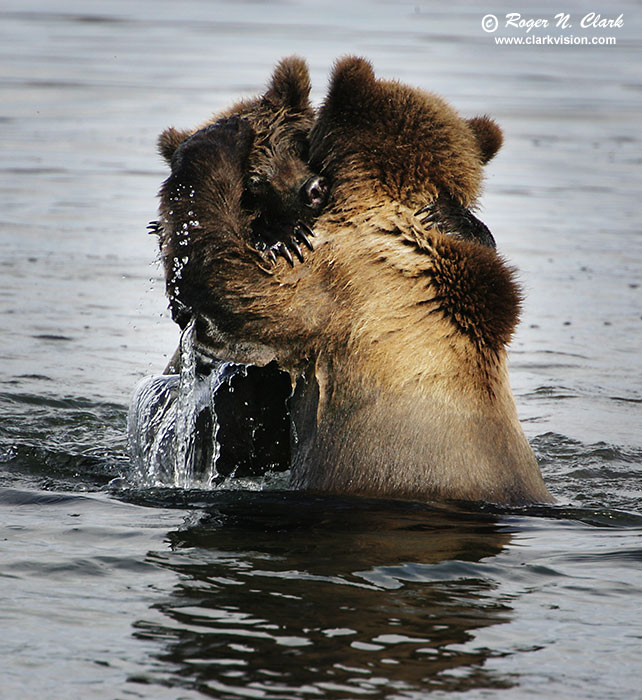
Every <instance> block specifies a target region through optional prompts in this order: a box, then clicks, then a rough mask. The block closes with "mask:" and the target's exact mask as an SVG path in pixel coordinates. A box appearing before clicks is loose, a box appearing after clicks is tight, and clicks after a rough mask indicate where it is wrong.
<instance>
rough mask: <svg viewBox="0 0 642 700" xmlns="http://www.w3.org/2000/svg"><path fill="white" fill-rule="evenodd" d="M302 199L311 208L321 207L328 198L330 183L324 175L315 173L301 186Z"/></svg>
mask: <svg viewBox="0 0 642 700" xmlns="http://www.w3.org/2000/svg"><path fill="white" fill-rule="evenodd" d="M300 194H301V199H302V200H303V202H304V204H306V205H307V206H308V207H310V208H311V209H321V207H322V206H323V205H324V204H325V203H326V201H327V199H328V183H327V180H326V179H325V178H324V177H321V176H320V175H314V176H313V177H311V178H309V179H308V180H307V181H306V182H305V183H304V184H303V187H301V191H300Z"/></svg>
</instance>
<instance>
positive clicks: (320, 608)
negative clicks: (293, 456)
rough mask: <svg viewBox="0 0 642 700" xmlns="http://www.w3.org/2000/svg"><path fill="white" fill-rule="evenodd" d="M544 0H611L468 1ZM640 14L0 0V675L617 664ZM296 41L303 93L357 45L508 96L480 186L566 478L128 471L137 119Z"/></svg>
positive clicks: (172, 692)
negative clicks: (505, 24) (316, 481)
mask: <svg viewBox="0 0 642 700" xmlns="http://www.w3.org/2000/svg"><path fill="white" fill-rule="evenodd" d="M562 10H564V11H565V12H569V13H571V15H572V21H574V22H578V23H579V18H580V17H581V16H583V15H584V14H585V13H586V12H588V11H589V10H594V11H598V12H601V13H602V14H603V15H605V16H608V17H615V16H617V15H618V14H619V13H620V12H622V13H623V16H624V26H623V27H622V28H620V29H617V30H594V31H586V32H582V31H580V30H579V29H578V30H577V31H573V32H571V33H573V34H576V35H578V36H580V35H583V34H586V35H588V36H600V35H609V36H615V37H616V38H617V44H616V45H615V46H584V47H582V46H497V45H495V43H494V40H493V35H492V34H488V33H486V32H484V31H483V30H482V28H481V19H482V17H483V16H484V15H485V14H487V13H489V12H494V13H495V14H496V15H498V16H499V17H500V18H501V17H502V16H503V15H504V14H505V13H506V12H509V11H521V12H522V14H523V15H524V16H535V17H538V16H541V17H549V18H551V17H552V16H553V15H554V14H555V13H557V12H560V11H562ZM641 19H642V12H641V7H640V3H638V2H633V1H631V0H629V1H628V2H623V3H616V4H610V3H608V4H607V3H603V6H602V7H590V8H588V7H587V6H586V5H585V4H584V3H580V2H578V1H577V0H576V1H574V2H565V3H564V7H560V6H559V5H557V4H549V3H540V4H538V6H537V8H536V9H533V8H530V9H526V8H525V7H524V6H521V7H520V3H510V4H509V3H507V2H501V3H495V4H493V6H492V7H491V6H488V7H487V6H484V5H479V4H474V5H473V4H470V3H465V2H457V1H456V2H450V3H448V4H443V3H428V2H409V3H406V2H394V3H393V2H364V1H357V2H353V3H340V2H335V1H334V0H326V2H325V3H312V2H290V3H288V2H283V3H278V2H276V3H262V2H205V1H204V0H202V1H196V0H187V1H186V2H180V3H178V2H167V1H151V0H149V1H142V0H138V1H134V2H124V1H123V2H120V1H114V2H106V1H103V0H95V1H88V2H45V1H44V0H40V1H37V0H27V1H25V2H17V1H15V0H3V3H2V5H0V65H1V66H2V73H1V77H0V90H1V101H0V193H1V195H0V196H1V200H0V203H1V209H0V245H1V250H2V253H1V255H0V298H1V300H2V305H1V307H0V318H1V319H2V321H1V327H0V505H1V508H2V511H1V512H2V516H1V521H0V525H1V527H2V530H3V532H2V534H1V535H0V601H1V604H0V631H1V634H0V657H1V658H2V659H3V662H2V663H3V672H2V676H1V677H0V697H2V698H8V699H9V698H10V699H13V698H21V699H30V698H132V697H134V698H179V697H180V698H202V697H215V698H239V697H252V698H304V697H305V698H308V697H309V698H317V697H322V698H352V697H375V698H424V697H429V696H430V697H460V696H461V697H467V698H469V697H471V698H472V697H475V698H476V697H493V698H494V697H506V698H521V697H560V698H596V699H597V698H599V699H600V700H601V699H604V698H631V697H639V696H640V690H639V688H640V686H641V685H642V683H641V681H642V670H641V669H642V622H640V615H639V605H640V603H639V601H640V595H641V593H642V571H641V567H642V546H641V541H640V537H641V534H642V508H641V507H640V496H641V491H642V479H641V477H642V431H641V429H640V428H641V426H642V420H641V405H640V404H641V401H642V390H641V386H642V381H641V380H642V376H641V371H640V369H641V361H640V346H641V342H640V339H641V330H642V304H641V303H640V301H641V298H642V297H641V291H640V284H641V283H642V279H641V278H642V275H641V270H642V265H641V263H642V246H641V243H640V240H641V237H640V203H639V201H640V195H639V193H640V189H641V187H640V186H641V184H642V183H641V181H640V180H641V178H640V164H641V161H642V155H641V154H642V149H641V147H640V145H641V133H640V131H641V129H640V123H641V116H642V114H641V113H642V91H641V90H642V62H641V56H640V38H641V36H642V27H641ZM542 33H543V32H540V34H542ZM550 33H551V34H552V35H559V32H556V31H551V32H550ZM497 34H507V32H502V31H501V30H500V31H498V32H497ZM511 35H513V36H525V34H524V33H523V32H519V31H514V32H511ZM291 53H298V54H300V55H302V56H304V57H306V58H307V60H308V62H309V65H310V70H311V75H312V82H313V98H314V100H315V102H317V103H318V102H319V101H320V100H321V99H322V98H323V94H324V91H325V88H326V85H327V78H328V73H329V70H330V68H331V65H332V62H333V60H334V59H335V58H336V57H337V56H340V55H343V54H346V53H354V54H360V55H364V56H367V57H368V58H370V59H371V60H372V62H373V64H374V66H375V70H376V72H377V73H378V74H379V75H381V76H383V77H389V78H398V79H400V80H402V81H404V82H407V83H410V84H413V85H418V86H421V87H423V88H426V89H430V90H433V91H435V92H437V93H439V94H441V95H443V96H444V97H446V98H447V99H448V100H449V101H450V102H451V103H452V104H453V105H454V106H455V107H456V108H457V109H458V110H459V111H460V112H461V113H462V114H463V115H464V116H473V115H475V114H483V113H488V114H490V115H491V116H493V117H494V118H495V119H497V120H498V121H499V123H500V124H501V125H502V127H503V129H504V133H505V137H506V140H505V145H504V147H503V149H502V151H501V152H500V154H499V155H498V156H497V158H496V159H495V160H494V161H492V162H491V164H489V165H488V166H487V176H488V177H487V186H486V192H485V195H484V196H483V199H482V205H483V208H482V209H481V213H480V217H481V218H482V219H483V220H484V221H485V223H487V225H488V226H489V227H490V229H491V230H492V232H493V234H494V235H495V238H496V240H497V242H498V247H499V249H500V251H501V252H502V254H503V255H505V256H506V257H507V258H508V259H509V260H510V261H511V262H512V263H513V264H514V265H516V266H517V267H518V268H519V271H520V279H521V282H522V284H523V286H524V289H525V293H526V301H525V304H524V312H523V320H522V324H521V326H520V328H519V331H518V333H517V335H516V337H515V339H514V342H513V344H512V350H511V378H512V384H513V388H514V391H515V395H516V400H517V404H518V409H519V413H520V416H521V417H522V419H523V422H524V428H525V430H526V432H527V435H528V437H529V439H530V440H531V442H532V444H533V446H534V448H535V450H536V453H537V455H538V457H539V460H540V464H541V466H542V469H543V472H544V475H545V478H546V480H547V482H548V484H549V486H550V488H551V490H552V491H553V492H554V493H555V495H556V497H557V498H558V499H559V501H560V506H558V508H553V509H544V510H542V511H537V510H531V511H527V512H510V513H498V512H484V511H474V512H472V513H470V512H460V511H459V510H457V509H451V508H446V507H438V506H419V505H416V506H415V505H412V504H394V503H373V502H369V501H344V500H342V499H321V498H320V499H309V498H306V497H304V496H300V495H297V494H287V493H283V492H281V491H273V490H270V489H269V488H268V489H267V490H263V491H257V489H258V488H260V486H261V485H260V484H257V483H256V482H246V483H243V484H240V485H239V489H238V490H237V491H232V492H223V493H210V494H208V493H201V492H189V491H185V492H172V491H157V490H148V491H140V490H139V491H136V490H135V489H127V488H126V486H127V484H126V477H127V474H128V467H129V463H128V457H127V451H126V444H125V436H126V425H125V421H126V411H127V403H128V400H129V396H130V394H131V392H132V390H133V387H134V385H135V384H136V382H137V381H138V380H139V379H140V378H141V377H142V376H144V375H146V374H153V373H157V372H158V371H160V370H161V369H162V368H163V366H164V364H165V362H166V360H167V358H168V356H169V355H170V354H171V352H172V351H173V349H174V347H175V345H176V342H177V338H178V336H177V332H176V329H175V328H174V327H173V324H172V323H171V321H170V320H169V318H168V315H167V312H166V302H165V300H164V298H163V292H162V282H161V275H160V271H159V268H158V265H157V264H154V262H153V261H154V259H155V257H156V248H155V245H156V241H155V239H154V238H153V237H150V236H146V235H145V226H146V224H147V222H148V221H149V220H150V219H153V218H155V210H156V200H155V195H156V192H157V190H158V187H159V185H160V182H161V181H162V179H163V178H164V177H165V175H166V170H165V167H164V165H163V163H162V162H161V159H160V157H159V156H157V155H156V152H155V140H156V137H157V135H158V133H159V132H160V131H162V130H163V129H164V128H165V127H167V126H169V125H170V124H174V125H176V126H177V127H190V126H192V125H194V124H196V123H198V122H200V121H202V120H203V119H204V118H205V117H207V116H208V115H209V114H210V113H211V112H213V111H216V110H217V109H219V108H221V107H224V106H226V105H227V104H229V103H230V102H231V101H232V100H235V99H236V98H238V97H239V96H245V95H249V94H256V93H258V92H260V91H261V90H262V88H263V86H264V85H265V82H266V81H267V79H268V76H269V73H270V71H271V69H272V66H273V65H274V63H275V62H276V61H277V60H278V59H279V58H281V57H282V56H285V55H289V54H291ZM115 477H125V482H123V481H120V482H118V483H119V484H120V486H119V487H113V486H112V487H110V486H108V484H109V482H110V480H111V479H113V478H115ZM123 483H124V487H123ZM279 486H280V484H279V483H278V482H277V484H276V485H275V486H274V487H279Z"/></svg>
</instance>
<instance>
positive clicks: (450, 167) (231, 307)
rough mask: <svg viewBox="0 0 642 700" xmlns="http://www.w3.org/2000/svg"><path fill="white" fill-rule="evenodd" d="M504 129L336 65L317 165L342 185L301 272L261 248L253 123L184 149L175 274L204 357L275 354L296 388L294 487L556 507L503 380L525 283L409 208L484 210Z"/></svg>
mask: <svg viewBox="0 0 642 700" xmlns="http://www.w3.org/2000/svg"><path fill="white" fill-rule="evenodd" d="M500 133H501V132H499V129H498V128H497V127H496V126H495V125H493V123H492V122H490V121H489V120H487V119H485V118H482V119H478V120H472V121H471V122H469V121H466V120H464V119H462V118H460V117H459V116H458V115H457V114H456V113H455V112H454V111H453V110H452V108H450V107H449V106H448V105H447V104H446V103H444V102H443V101H442V100H441V99H440V98H438V97H436V96H434V95H431V94H429V93H424V92H422V91H419V90H414V89H412V88H409V87H407V86H404V85H401V84H399V83H396V82H392V81H382V80H377V79H376V78H375V77H374V74H373V71H372V68H371V67H370V65H369V64H368V63H367V62H366V61H363V60H362V59H357V58H348V59H344V60H343V61H341V62H339V63H338V64H337V66H336V67H335V70H334V73H333V76H332V80H331V85H330V89H329V92H328V97H327V99H326V101H325V103H324V104H323V106H322V108H321V110H320V112H319V116H318V119H317V121H316V124H315V126H314V128H313V130H312V133H311V160H310V162H311V167H312V169H313V170H315V171H319V172H320V173H321V174H322V175H323V176H325V177H326V178H328V179H329V181H330V182H331V187H332V190H331V201H330V204H329V206H328V207H327V209H326V210H325V211H324V213H323V214H322V215H321V216H320V217H319V219H318V220H317V221H316V224H315V233H316V235H317V238H316V240H317V245H316V249H315V251H314V252H313V253H310V254H309V255H308V256H307V257H306V262H305V264H303V265H300V266H297V267H296V268H292V267H290V266H288V265H287V264H286V263H285V262H284V261H280V263H279V264H277V265H275V266H274V267H272V268H269V269H266V267H265V265H263V264H262V260H261V258H260V256H257V255H256V254H254V253H253V248H252V238H251V228H250V226H249V220H250V218H251V217H250V215H249V214H248V213H247V212H246V211H244V208H243V192H244V178H245V176H246V173H247V172H248V170H249V169H251V157H252V155H251V154H252V152H253V149H254V146H253V132H252V128H251V127H250V126H249V124H248V123H247V122H244V121H242V120H239V119H233V118H232V119H227V120H226V121H222V122H219V123H217V124H216V125H214V126H213V127H211V128H209V129H205V130H203V131H202V132H199V134H197V135H195V136H194V137H192V139H189V140H188V141H185V142H184V143H183V144H182V145H181V146H180V148H179V149H177V153H179V157H178V158H177V159H176V160H174V158H173V159H172V175H171V176H170V178H168V180H167V181H166V183H165V184H164V186H163V189H162V192H161V199H162V202H161V220H162V221H163V231H164V238H165V240H166V245H167V246H168V249H176V250H178V245H179V243H180V241H181V240H184V239H185V240H187V245H185V246H182V248H184V249H186V253H187V257H188V260H187V262H186V263H185V264H184V266H183V267H182V270H181V275H180V278H179V279H174V281H173V282H170V284H173V285H175V286H176V287H177V291H178V294H179V296H180V299H181V300H182V301H183V303H185V304H187V305H188V306H189V307H190V309H191V312H192V313H193V314H195V315H196V317H197V338H198V340H197V344H198V346H199V348H200V350H201V351H202V352H203V353H205V354H210V355H212V356H216V357H221V358H225V359H228V360H232V361H237V362H247V363H254V364H258V365H264V364H266V363H268V362H271V361H272V360H276V362H277V363H278V365H279V366H280V367H281V368H283V369H285V370H287V371H289V372H290V374H291V375H292V376H293V377H294V378H295V379H296V380H297V385H296V389H295V392H294V396H293V399H292V416H293V420H294V423H295V426H296V441H295V445H294V456H293V467H292V472H293V477H292V478H293V484H294V485H295V486H297V487H300V488H308V489H316V490H321V491H325V492H336V493H356V494H367V495H379V496H392V497H403V498H455V499H468V500H487V501H495V502H500V503H512V504H517V503H527V502H533V501H548V500H551V497H550V494H548V492H547V490H546V488H545V486H544V484H543V481H542V479H541V475H540V474H539V470H538V468H537V464H536V462H535V458H534V456H533V453H532V451H531V449H530V447H529V446H528V443H527V441H526V439H525V437H524V434H523V431H522V430H521V427H520V425H519V421H518V419H517V415H516V411H515V405H514V401H513V398H512V395H511V392H510V387H509V384H508V378H507V368H506V351H505V345H506V343H507V342H508V341H509V339H510V337H511V334H512V332H513V329H514V327H515V324H516V323H517V318H518V311H519V300H520V293H519V289H518V288H517V285H516V283H515V281H514V278H513V274H512V272H511V270H510V268H508V267H507V266H506V265H505V263H504V262H503V261H502V260H501V258H499V257H498V256H497V254H496V252H495V251H494V250H493V249H492V247H489V246H488V245H482V244H480V242H478V241H477V240H475V237H474V236H473V237H472V238H471V240H460V239H458V238H457V237H456V236H453V235H448V233H446V232H444V231H442V230H440V227H439V225H428V227H427V228H426V227H425V226H423V225H422V223H421V221H420V220H419V219H418V218H417V217H416V216H415V213H416V212H417V211H419V210H421V209H425V207H426V205H429V206H436V207H439V203H440V201H449V202H450V201H452V202H454V203H455V204H456V205H457V206H459V207H463V208H465V209H469V208H470V207H472V206H474V205H475V203H476V201H477V197H478V195H479V192H480V190H481V179H482V166H483V164H484V163H485V162H487V161H488V159H489V158H490V157H492V155H493V154H494V150H496V148H497V147H498V145H499V143H500V141H501V137H500V136H498V134H500ZM194 218H196V219H197V220H198V222H199V224H198V226H192V227H191V228H190V227H189V226H188V230H189V233H188V235H187V236H185V237H183V234H182V231H184V230H185V229H184V226H183V224H184V223H185V222H187V221H189V220H190V219H194ZM429 224H430V222H429ZM170 270H171V267H170Z"/></svg>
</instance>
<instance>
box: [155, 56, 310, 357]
mask: <svg viewBox="0 0 642 700" xmlns="http://www.w3.org/2000/svg"><path fill="white" fill-rule="evenodd" d="M309 93H310V79H309V74H308V69H307V65H306V63H305V61H304V60H303V59H301V58H299V57H297V56H290V57H288V58H285V59H283V60H282V61H281V62H280V63H279V64H278V65H277V67H276V68H275V70H274V73H273V75H272V78H271V80H270V83H269V85H268V88H267V90H266V92H265V93H264V94H263V95H262V96H260V97H255V98H251V99H245V100H240V101H238V102H236V103H235V104H233V105H232V106H231V107H229V108H228V109H225V110H223V111H221V112H218V113H217V114H214V115H213V116H212V117H211V118H210V119H209V120H207V121H206V122H205V123H204V124H202V125H200V126H199V127H197V128H196V129H192V130H178V129H176V128H174V127H170V128H168V129H166V130H165V131H164V132H163V133H162V134H161V135H160V137H159V139H158V149H159V152H160V154H161V155H162V156H163V158H164V159H165V160H166V162H167V163H168V164H169V165H171V166H172V167H176V166H177V162H176V161H177V160H178V159H182V158H183V154H184V152H186V151H190V152H193V151H194V144H202V143H204V142H205V140H204V139H203V138H202V136H203V133H204V132H207V130H208V129H211V128H212V127H213V126H214V125H215V124H216V123H217V122H218V121H220V120H223V121H224V120H226V119H229V118H241V119H243V120H246V121H247V124H248V125H249V127H250V128H251V132H252V147H251V149H250V152H249V155H248V158H247V162H246V164H245V170H244V172H243V177H242V178H241V179H240V180H239V181H238V182H237V183H236V185H237V187H238V188H240V189H239V190H238V192H237V194H240V196H241V199H242V203H243V208H244V210H245V212H246V214H247V216H246V217H245V220H244V222H243V225H244V226H245V227H251V230H252V235H251V236H250V235H249V233H248V243H250V242H251V245H252V247H253V248H255V249H257V250H263V251H268V250H270V249H271V248H273V247H274V246H275V245H276V251H277V253H278V252H279V251H280V252H281V253H282V254H284V255H286V256H287V257H288V259H291V253H290V252H289V249H288V246H289V248H291V249H292V251H293V252H295V253H296V254H298V255H299V256H300V255H301V253H300V252H299V250H300V248H299V244H300V243H301V242H302V241H305V242H307V241H306V239H305V233H304V230H303V229H302V228H299V223H300V222H304V223H305V222H306V221H307V222H311V221H312V219H313V218H314V216H315V215H316V214H317V213H318V210H319V208H320V206H321V205H322V203H317V205H316V206H313V205H311V204H310V202H309V201H306V199H305V197H304V196H303V194H302V187H303V186H304V185H305V183H306V182H308V181H309V180H310V179H311V178H313V176H314V173H313V172H312V171H311V170H310V168H309V167H308V164H307V151H308V141H307V137H308V133H309V130H310V128H311V126H312V123H313V117H314V112H313V110H312V108H311V106H310V101H309ZM192 177H193V181H194V182H198V178H199V172H197V171H196V170H194V171H193V173H192ZM201 184H202V183H201ZM228 184H230V183H228ZM214 186H215V187H216V185H214ZM194 221H198V220H197V219H195V218H194V217H191V218H190V217H188V216H187V215H186V218H185V221H184V222H183V223H186V224H187V226H188V227H189V229H190V230H191V229H192V228H195V227H196V228H197V226H196V225H195V224H194ZM163 224H164V222H163V220H160V221H159V222H154V224H153V225H152V228H153V229H154V230H155V231H156V232H158V233H159V234H160V236H161V251H162V257H163V260H164V262H165V269H166V279H167V282H168V293H169V297H170V300H171V301H172V302H173V312H174V318H175V319H176V320H179V321H181V320H182V318H184V317H185V314H182V312H181V311H180V309H179V310H177V309H178V307H182V306H184V305H185V304H186V303H187V300H186V297H187V296H189V293H188V292H183V293H182V294H181V292H180V287H181V282H180V275H179V274H178V273H177V272H178V271H179V270H178V268H182V267H183V264H182V263H181V260H182V259H183V258H184V257H185V252H186V248H185V245H186V244H185V240H184V239H183V240H182V241H181V243H182V244H183V245H181V246H178V245H177V244H178V242H179V241H178V240H177V239H176V238H175V237H172V236H170V235H164V232H165V230H166V229H165V227H164V225H163ZM306 230H307V229H306ZM250 239H251V240H250ZM282 242H285V244H286V246H285V247H283V246H281V247H279V245H280V244H281V243H282ZM178 297H180V298H181V302H182V304H178V303H176V300H177V299H178ZM172 362H173V361H172ZM172 362H170V367H173V365H172Z"/></svg>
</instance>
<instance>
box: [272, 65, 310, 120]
mask: <svg viewBox="0 0 642 700" xmlns="http://www.w3.org/2000/svg"><path fill="white" fill-rule="evenodd" d="M263 99H264V100H265V101H266V102H268V103H269V104H271V105H274V106H275V107H286V108H289V109H291V110H293V111H295V112H305V111H306V110H308V109H310V73H309V71H308V64H307V63H306V62H305V61H304V60H303V59H302V58H300V57H299V56H288V57H287V58H284V59H282V60H281V61H280V62H279V63H278V65H277V66H276V68H275V69H274V73H273V74H272V79H271V80H270V84H269V86H268V89H267V92H266V93H265V95H263Z"/></svg>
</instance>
